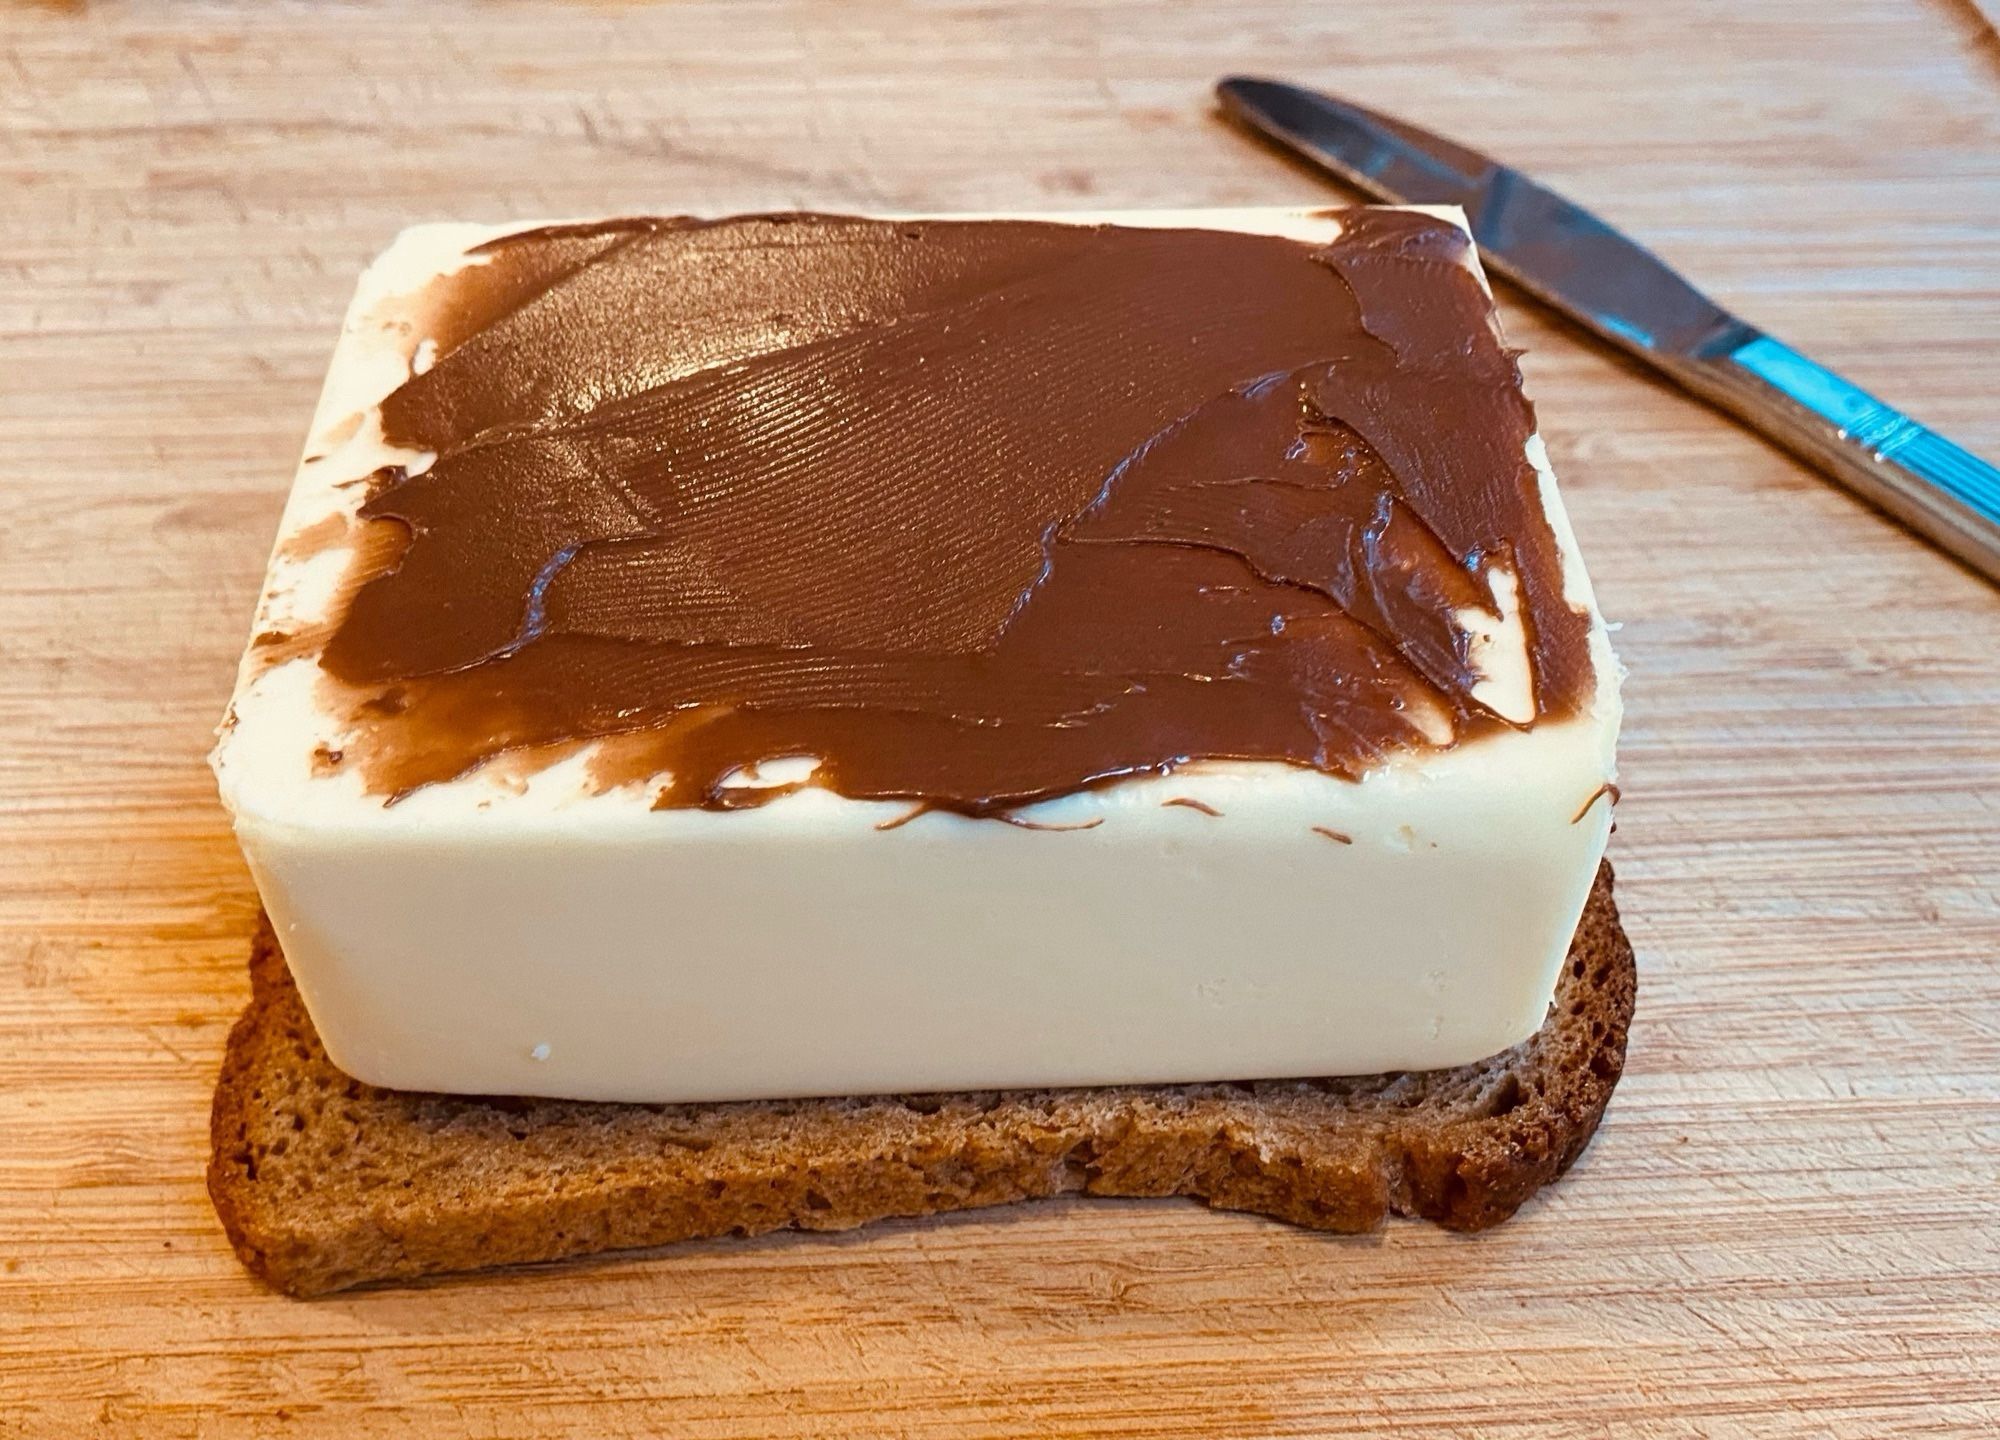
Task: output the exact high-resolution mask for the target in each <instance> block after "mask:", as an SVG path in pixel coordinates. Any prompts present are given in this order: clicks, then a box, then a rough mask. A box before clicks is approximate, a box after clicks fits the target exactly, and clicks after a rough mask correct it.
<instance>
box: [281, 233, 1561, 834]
mask: <svg viewBox="0 0 2000 1440" xmlns="http://www.w3.org/2000/svg"><path fill="white" fill-rule="evenodd" d="M1340 220H1341V225H1342V232H1341V234H1340V236H1339V238H1338V239H1336V240H1334V241H1333V242H1331V243H1329V244H1323V245H1315V244H1310V243H1304V242H1300V241H1296V240H1290V239H1279V238H1274V237H1270V236H1262V235H1245V234H1236V233H1229V232H1221V231H1206V230H1194V229H1177V230H1154V229H1142V228H1128V227H1117V226H1104V225H1090V226H1069V225H1056V224H1040V223H1028V222H1011V221H1005V222H1002V221H991V222H971V221H883V220H865V219H852V218H846V217H841V216H822V215H763V216H745V217H738V218H733V219H726V220H719V221H713V222H703V221H695V220H687V219H635V220H621V221H614V222H611V223H608V224H602V225H587V226H564V227H557V228H549V229H543V230H537V231H531V232H527V233H523V234H517V235H511V236H508V237H505V238H503V239H500V240H497V241H494V242H492V243H490V244H488V245H486V246H484V247H482V248H481V250H480V251H479V252H478V253H479V255H480V257H481V258H482V260H483V262H484V263H479V264H474V265H470V266H468V267H466V268H464V269H461V270H459V271H457V272H456V273H454V274H452V275H450V276H447V277H445V278H443V279H441V280H440V281H438V282H436V283H435V284H434V285H433V286H432V287H431V290H430V291H429V292H428V293H427V294H426V295H425V296H424V297H423V298H422V302H421V307H420V308H421V309H422V311H423V313H424V318H425V322H426V328H427V331H428V333H429V334H430V336H431V338H432V339H433V341H434V342H435V345H436V349H437V356H436V359H435V362H434V363H433V364H432V365H431V366H430V368H429V369H427V370H426V371H425V372H424V373H422V374H420V375H416V376H414V377H413V378H411V379H410V380H409V381H408V382H407V383H405V384H404V385H403V386H402V387H401V388H400V389H398V390H396V391H395V392H394V393H393V394H391V395H389V396H388V397H387V399H385V400H384V401H383V402H382V407H381V408H382V422H383V428H384V431H385V434H386V435H387V437H388V438H389V440H390V441H391V442H392V443H394V444H396V445H399V446H404V447H408V448H410V449H412V450H418V451H429V452H432V453H434V454H435V455H436V457H437V458H436V460H435V462H434V463H433V464H431V465H430V466H429V468H427V469H423V470H421V472H420V473H409V472H408V471H405V470H401V469H396V470H389V471H385V472H382V473H381V474H380V475H378V476H377V477H376V479H375V482H374V490H373V493H372V494H371V496H370V498H369V499H368V501H367V502H366V504H365V506H364V507H363V509H362V512H361V515H362V520H363V526H364V529H366V530H370V531H372V532H374V541H373V543H369V544H365V545H363V546H362V547H361V552H360V553H361V554H362V555H363V556H365V557H366V558H363V559H357V561H356V562H355V563H356V564H357V565H358V566H362V567H365V573H360V574H357V575H355V576H353V577H351V578H352V579H353V580H354V581H355V582H356V583H355V585H354V586H353V587H352V588H351V593H352V595H353V599H352V601H351V604H350V605H349V607H348V609H347V611H346V613H345V614H344V615H343V616H341V617H339V620H338V624H337V626H336V627H335V629H334V631H333V633H332V636H331V638H330V640H329V641H328V643H327V644H326V646H325V649H324V651H323V653H322V655H321V662H320V663H321V664H322V666H323V667H324V669H325V671H326V672H327V675H328V676H329V677H330V685H331V687H332V688H333V690H334V691H335V692H336V693H337V695H338V696H339V697H340V698H341V703H342V704H343V706H344V707H345V710H346V713H347V714H348V716H349V717H350V718H352V719H353V721H354V722H355V727H356V728H355V735H354V739H353V741H352V743H350V744H348V745H347V746H346V748H345V755H346V757H347V759H348V761H349V762H350V763H356V764H359V765H361V766H362V767H363V773H364V775H365V776H366V778H367V780H368V783H369V784H370V786H371V788H373V789H374V790H376V791H377V792H379V793H382V794H384V795H396V794H401V793H405V792H407V791H408V790H410V789H412V788H413V787H417V786H421V785H424V784H427V783H431V782H434V781H439V780H443V779H447V778H450V777H452V776H456V775H459V774H462V773H464V772H466V771H468V770H470V769H472V768H473V767H475V766H478V765H480V764H482V763H484V762H486V761H488V760H490V759H492V758H494V757H496V756H499V755H502V754H506V755H508V756H510V757H512V758H511V760H510V763H525V764H528V765H531V766H532V765H534V764H541V763H546V762H547V761H548V760H551V759H553V758H555V757H557V756H559V755H562V754H566V753H570V752H571V751H573V750H574V749H575V748H576V747H577V746H578V745H579V744H581V743H583V742H586V741H590V740H603V741H607V742H608V743H606V744H604V745H602V746H601V747H600V748H599V751H598V753H597V756H596V761H595V764H596V767H597V778H598V779H599V780H600V781H602V782H604V783H607V784H611V783H622V782H626V781H632V780H638V779H642V778H654V777H663V778H657V779H656V780H655V784H656V800H657V803H658V804H659V805H661V806H711V807H717V806H731V805H741V804H747V803H760V802H761V801H763V800H767V799H769V798H770V797H771V796H773V795H775V794H780V793H784V791H785V790H786V789H787V788H791V787H787V786H767V787H744V786H740V785H734V784H730V785H726V784H724V781H725V780H726V779H728V778H729V777H731V776H732V775H733V774H734V773H735V772H739V771H744V772H746V773H752V774H754V767H755V766H757V765H758V764H759V763H760V762H769V761H773V760H776V759H779V758H783V757H795V756H811V757H816V758H817V759H818V761H819V766H818V769H817V770H816V771H815V772H814V773H813V775H812V777H811V780H810V782H808V783H811V784H814V785H819V786H824V787H826V788H828V789H831V790H833V791H836V792H838V793H840V794H842V795H846V796H852V797H856V798H874V799H882V798H896V799H903V800H910V801H914V802H917V803H919V804H921V805H922V806H924V807H926V808H935V809H950V810H956V811H959V812H961V813H966V814H974V815H1004V814H1005V813H1006V812H1007V811H1008V810H1010V809H1011V808H1012V807H1016V806H1019V805H1022V804H1024V803H1027V802H1031V801H1034V800H1038V799H1042V798H1046V797H1050V796H1055V795H1061V794H1065V793H1069V792H1073V791H1076V790H1080V789H1083V788H1086V787H1089V786H1093V785H1098V784H1101V783H1104V782H1107V781H1111V780H1114V779H1116V778H1117V777H1120V776H1128V775H1136V774H1142V773H1148V772H1152V773H1159V772H1165V771H1169V770H1171V769H1173V768H1174V767H1176V766H1178V765H1181V764H1183V763H1185V762H1188V761H1191V760H1198V759H1219V758H1228V759H1241V760H1266V761H1280V762H1285V763H1289V764H1293V765H1301V766H1311V767H1314V768H1316V769H1319V770H1323V771H1326V772H1328V773H1331V774H1335V775H1341V776H1350V777H1351V776H1358V775H1360V774H1361V773H1363V772H1365V771H1366V770H1367V769H1368V768H1369V767H1370V766H1372V765H1375V764H1377V763H1378V762H1379V761H1381V760H1382V759H1383V758H1384V757H1385V756H1387V755H1389V754H1391V753H1393V752H1396V751H1400V750H1408V749H1414V748H1421V747H1426V746H1436V745H1440V744H1458V743H1463V742H1465V741H1466V740H1469V739H1472V738H1474V737H1476V736H1478V735H1479V734H1480V733H1482V732H1485V731H1490V730H1493V729H1495V728H1498V727H1501V726H1504V725H1507V724H1508V723H1510V722H1508V721H1506V720H1504V719H1502V718H1501V717H1499V716H1497V715H1495V714H1493V713H1491V712H1490V711H1488V710H1487V709H1486V708H1485V707H1484V706H1482V705H1481V704H1480V702H1479V701H1478V700H1476V699H1475V698H1474V696H1473V693H1472V692H1473V687H1474V685H1475V683H1476V682H1477V680H1478V678H1479V677H1478V675H1477V674H1476V673H1474V671H1473V669H1472V668H1471V666H1470V664H1469V661H1468V652H1467V645H1468V640H1467V637H1466V634H1465V631H1464V629H1463V627H1462V626H1461V625H1460V624H1459V622H1458V619H1457V617H1456V615H1455V612H1457V611H1460V610H1465V609H1468V608H1473V607H1477V608H1480V609H1482V610H1484V611H1486V612H1487V613H1489V614H1490V613H1493V608H1494V601H1493V596H1492V590H1491V588H1490V587H1489V584H1488V582H1487V578H1486V572H1487V571H1488V569H1489V568H1490V567H1493V566H1496V565H1501V566H1505V567H1507V568H1509V569H1511V570H1512V571H1513V573H1514V575H1515V577H1516V578H1517V580H1518V582H1519V593H1520V597H1521V605H1522V610H1523V615H1524V619H1525V623H1526V626H1527V632H1528V636H1529V641H1530V646H1529V653H1530V665H1531V673H1532V678H1533V691H1534V701H1535V713H1536V717H1537V718H1538V719H1539V718H1546V717H1560V716H1564V715H1568V714H1570V713H1573V712H1574V711H1575V710H1576V709H1577V708H1578V707H1579V706H1580V705H1581V704H1583V703H1584V702H1585V700H1586V699H1587V696H1588V694H1589V692H1590V689H1591V679H1592V677H1591V662H1590V656H1589V648H1588V628H1589V627H1588V620H1587V618H1586V617H1585V616H1584V615H1581V614H1579V613H1578V612H1577V611H1575V610H1574V609H1572V608H1571V607H1570V606H1569V605H1568V604H1567V603H1566V601H1565V600H1564V597H1563V594H1562V568H1561V561H1560V557H1559V555H1558V552H1557V547H1556V542H1555V538H1554V535H1553V534H1552V532H1551V530H1550V527H1549V524H1548V522H1547V519H1546V517H1545V515H1544V513H1543V508H1542V503H1541V499H1540V494H1539V489H1538V485H1537V480H1536V475H1535V472H1534V470H1533V469H1532V468H1531V466H1530V465H1529V463H1528V460H1527V458H1526V455H1525V451H1524V447H1525V444H1526V442H1527V440H1528V438H1529V436H1530V434H1531V433H1532V431H1533V429H1534V417H1533V412H1532V410H1531V409H1530V407H1529V405H1528V402H1527V400H1526V399H1525V398H1524V397H1523V395H1522V393H1521V385H1520V374H1519V371H1518V369H1517V368H1516V366H1515V363H1514V357H1513V355H1512V353H1511V352H1509V351H1508V350H1507V349H1506V348H1505V347H1504V346H1503V345H1502V343H1501V340H1500V338H1499V335H1498V332H1497V330H1496V328H1495V321H1494V315H1493V310H1492V305H1491V302H1490V300H1489V299H1488V297H1487V296H1486V294H1485V293H1484V291H1483V290H1482V289H1481V288H1480V286H1479V284H1478V283H1477V281H1476V280H1475V279H1474V277H1473V275H1472V274H1471V272H1470V271H1469V270H1468V269H1466V268H1465V264H1464V262H1465V259H1466V249H1467V246H1468V244H1469V242H1468V241H1467V240H1466V238H1465V236H1464V235H1463V234H1462V232H1460V231H1459V230H1457V229H1456V228H1454V227H1453V226H1451V225H1449V224H1447V223H1445V222H1443V221H1440V220H1436V219H1432V218H1429V217H1426V216H1422V215H1416V214H1409V213H1401V212H1394V211H1380V210H1356V211H1349V212H1342V213H1341V215H1340ZM412 468H414V467H412Z"/></svg>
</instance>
